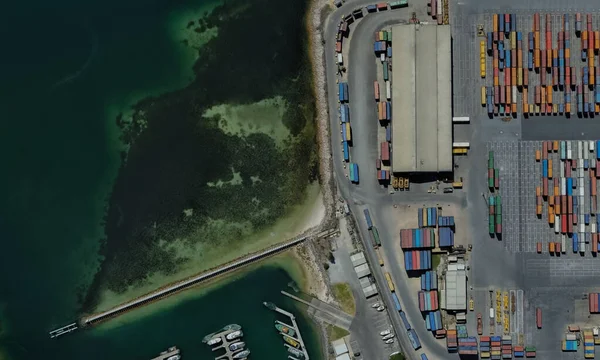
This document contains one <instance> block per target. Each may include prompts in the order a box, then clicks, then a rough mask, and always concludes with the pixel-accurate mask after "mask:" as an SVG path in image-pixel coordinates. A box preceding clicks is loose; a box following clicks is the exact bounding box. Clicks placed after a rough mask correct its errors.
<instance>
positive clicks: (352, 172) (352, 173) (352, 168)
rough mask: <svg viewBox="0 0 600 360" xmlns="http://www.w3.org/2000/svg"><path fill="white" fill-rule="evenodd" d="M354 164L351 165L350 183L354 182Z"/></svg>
mask: <svg viewBox="0 0 600 360" xmlns="http://www.w3.org/2000/svg"><path fill="white" fill-rule="evenodd" d="M354 176H355V175H354V164H352V163H351V164H350V181H354Z"/></svg>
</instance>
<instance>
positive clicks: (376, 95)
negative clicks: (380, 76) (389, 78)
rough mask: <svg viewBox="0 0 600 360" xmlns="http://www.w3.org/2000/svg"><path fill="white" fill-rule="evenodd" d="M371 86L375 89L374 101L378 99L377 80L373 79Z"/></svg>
mask: <svg viewBox="0 0 600 360" xmlns="http://www.w3.org/2000/svg"><path fill="white" fill-rule="evenodd" d="M373 88H374V91H375V101H379V83H378V82H377V80H375V82H374V83H373Z"/></svg>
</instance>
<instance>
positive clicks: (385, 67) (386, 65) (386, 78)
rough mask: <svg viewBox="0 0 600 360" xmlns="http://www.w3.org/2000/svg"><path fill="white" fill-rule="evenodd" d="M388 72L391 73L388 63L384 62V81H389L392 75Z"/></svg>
mask: <svg viewBox="0 0 600 360" xmlns="http://www.w3.org/2000/svg"><path fill="white" fill-rule="evenodd" d="M388 72H389V70H388V62H387V61H384V62H383V80H384V81H388V80H389V76H390V74H389V73H388Z"/></svg>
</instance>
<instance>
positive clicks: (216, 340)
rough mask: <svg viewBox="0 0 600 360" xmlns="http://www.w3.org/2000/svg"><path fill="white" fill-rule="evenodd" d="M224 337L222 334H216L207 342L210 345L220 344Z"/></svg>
mask: <svg viewBox="0 0 600 360" xmlns="http://www.w3.org/2000/svg"><path fill="white" fill-rule="evenodd" d="M221 341H223V339H221V337H220V336H215V337H214V338H212V339H210V340H208V342H207V344H208V345H210V346H213V345H217V344H220V343H221Z"/></svg>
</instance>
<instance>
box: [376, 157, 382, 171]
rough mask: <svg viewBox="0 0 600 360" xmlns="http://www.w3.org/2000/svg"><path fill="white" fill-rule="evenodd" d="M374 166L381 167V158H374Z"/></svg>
mask: <svg viewBox="0 0 600 360" xmlns="http://www.w3.org/2000/svg"><path fill="white" fill-rule="evenodd" d="M375 167H376V168H377V170H379V169H381V159H377V160H375Z"/></svg>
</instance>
